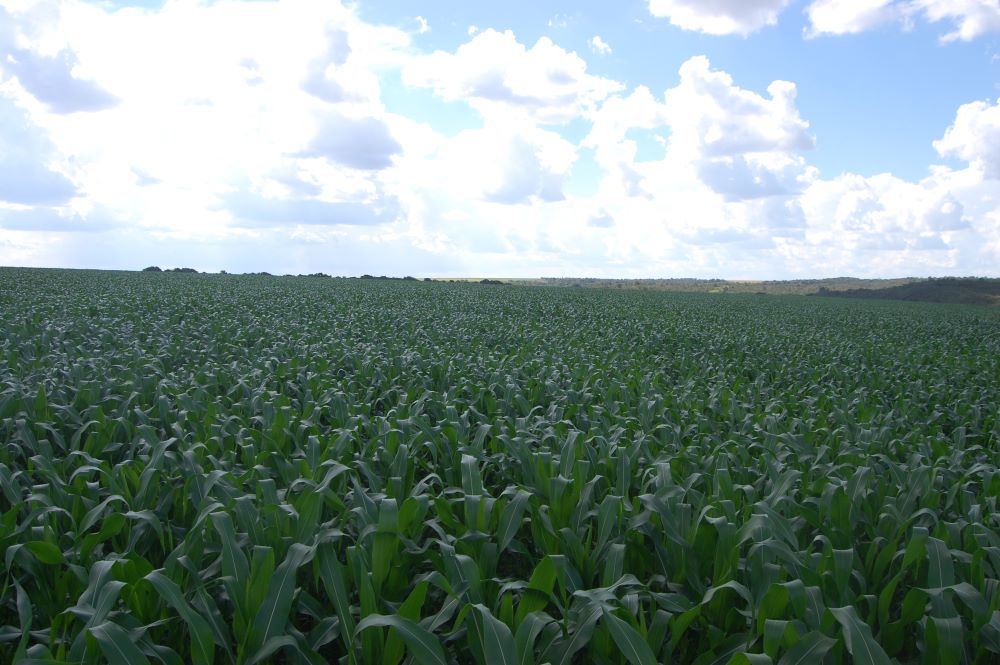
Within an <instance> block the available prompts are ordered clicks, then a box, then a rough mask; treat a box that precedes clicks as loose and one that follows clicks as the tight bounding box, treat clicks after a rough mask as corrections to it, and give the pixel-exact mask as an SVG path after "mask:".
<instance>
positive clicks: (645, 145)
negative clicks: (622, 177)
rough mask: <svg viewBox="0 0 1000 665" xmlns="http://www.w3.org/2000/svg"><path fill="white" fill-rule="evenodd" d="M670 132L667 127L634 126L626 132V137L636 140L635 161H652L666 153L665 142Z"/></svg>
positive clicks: (661, 157)
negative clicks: (641, 127) (644, 127)
mask: <svg viewBox="0 0 1000 665" xmlns="http://www.w3.org/2000/svg"><path fill="white" fill-rule="evenodd" d="M669 136H670V132H669V131H668V130H666V129H640V128H638V127H632V128H630V129H629V130H628V131H627V132H625V138H626V139H630V140H632V141H635V145H636V152H635V161H637V162H652V161H657V160H660V159H663V157H664V156H665V155H666V146H665V142H666V140H667V139H668V138H669Z"/></svg>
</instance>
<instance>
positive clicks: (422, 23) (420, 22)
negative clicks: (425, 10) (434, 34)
mask: <svg viewBox="0 0 1000 665" xmlns="http://www.w3.org/2000/svg"><path fill="white" fill-rule="evenodd" d="M414 20H415V21H416V22H417V32H418V33H419V34H421V35H422V34H424V33H427V32H430V31H431V26H430V24H429V23H427V19H425V18H424V17H423V16H417V17H416V18H415V19H414Z"/></svg>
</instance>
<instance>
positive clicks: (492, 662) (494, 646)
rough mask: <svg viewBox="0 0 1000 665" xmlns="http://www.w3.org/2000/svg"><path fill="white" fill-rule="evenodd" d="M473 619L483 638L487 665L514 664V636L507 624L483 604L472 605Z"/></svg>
mask: <svg viewBox="0 0 1000 665" xmlns="http://www.w3.org/2000/svg"><path fill="white" fill-rule="evenodd" d="M472 609H473V611H474V612H475V614H474V615H473V617H472V618H473V621H475V622H476V626H477V628H478V631H479V633H480V635H482V639H483V645H482V646H483V656H484V657H485V658H486V665H514V661H515V653H516V650H515V648H514V636H513V635H512V634H511V632H510V628H508V627H507V624H505V623H504V622H502V621H500V619H497V618H496V617H495V616H493V613H492V612H490V610H489V608H487V607H486V606H485V605H482V604H476V605H473V606H472Z"/></svg>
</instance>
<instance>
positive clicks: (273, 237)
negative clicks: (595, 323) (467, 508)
mask: <svg viewBox="0 0 1000 665" xmlns="http://www.w3.org/2000/svg"><path fill="white" fill-rule="evenodd" d="M998 72H1000V3H998V2H997V1H996V0H867V1H864V0H713V1H712V2H703V1H696V0H626V1H623V2H620V3H614V4H612V3H605V2H596V1H586V2H572V3H571V2H556V1H549V0H538V1H536V2H530V3H523V2H492V1H490V2H473V3H454V2H443V1H434V2H421V3H414V2H412V1H405V0H378V1H377V2H359V3H357V4H340V3H339V2H335V1H330V0H257V1H255V2H239V1H232V0H222V1H217V2H207V1H201V0H167V1H166V2H127V3H126V2H84V1H81V0H0V264H3V265H42V266H56V267H105V268H124V269H136V268H141V267H143V266H144V265H149V264H158V265H162V266H164V267H168V266H182V265H183V266H188V265H190V266H192V267H195V268H198V269H201V270H221V269H224V270H229V271H231V272H239V271H257V270H268V271H270V272H279V273H283V272H293V273H298V272H315V271H323V272H328V273H331V274H361V273H365V272H367V273H378V274H395V275H404V274H414V275H420V276H424V275H431V276H455V275H482V276H538V275H580V276H618V277H678V276H697V277H726V278H745V279H771V278H799V277H824V276H834V275H859V276H886V277H888V276H900V275H940V274H963V275H964V274H979V275H1000V182H998V179H1000V105H998V103H997V97H998V96H1000V91H998V76H997V74H998Z"/></svg>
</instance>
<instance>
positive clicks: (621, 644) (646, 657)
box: [603, 608, 656, 665]
mask: <svg viewBox="0 0 1000 665" xmlns="http://www.w3.org/2000/svg"><path fill="white" fill-rule="evenodd" d="M603 621H604V626H605V627H606V628H607V629H608V632H609V633H611V638H612V639H613V640H614V641H615V644H616V645H617V646H618V650H619V651H621V652H622V655H624V656H625V658H627V659H628V662H630V663H632V665H656V656H655V655H653V650H652V649H650V648H649V645H648V644H646V640H644V639H642V636H641V635H639V633H638V632H636V630H635V628H633V627H632V626H630V625H628V623H626V622H625V621H624V620H622V619H619V618H618V617H616V616H615V615H614V614H612V613H611V612H609V611H608V610H607V609H606V608H605V609H604V618H603Z"/></svg>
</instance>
